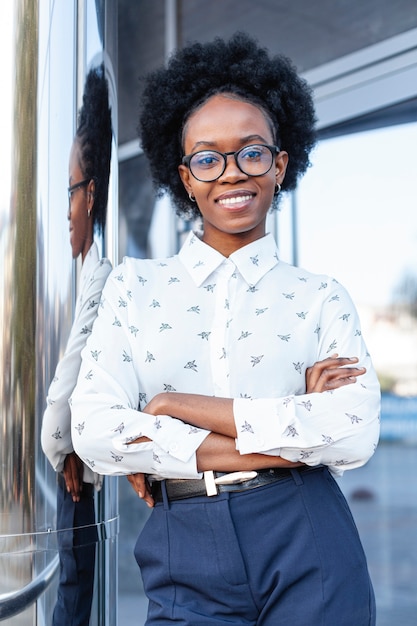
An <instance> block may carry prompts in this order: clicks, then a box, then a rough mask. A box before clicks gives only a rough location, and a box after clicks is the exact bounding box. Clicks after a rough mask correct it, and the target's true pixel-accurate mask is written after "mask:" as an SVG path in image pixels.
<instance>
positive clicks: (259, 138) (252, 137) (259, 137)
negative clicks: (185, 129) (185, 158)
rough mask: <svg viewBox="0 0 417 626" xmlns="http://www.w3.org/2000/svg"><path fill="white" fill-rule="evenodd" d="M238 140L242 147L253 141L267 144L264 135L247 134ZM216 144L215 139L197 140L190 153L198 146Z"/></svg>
mask: <svg viewBox="0 0 417 626" xmlns="http://www.w3.org/2000/svg"><path fill="white" fill-rule="evenodd" d="M272 141H273V140H272ZM238 142H239V143H240V145H241V146H242V147H243V146H245V145H246V144H250V143H253V142H255V143H266V144H269V141H267V140H266V139H265V138H264V137H262V135H247V136H246V137H242V138H241V139H239V140H238ZM216 145H217V144H216V142H215V141H197V142H196V143H195V144H194V146H193V148H192V150H191V153H193V152H196V151H197V149H198V148H199V147H200V146H209V147H212V148H215V147H216Z"/></svg>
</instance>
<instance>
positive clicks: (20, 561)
mask: <svg viewBox="0 0 417 626" xmlns="http://www.w3.org/2000/svg"><path fill="white" fill-rule="evenodd" d="M114 6H115V3H113V2H109V3H107V2H106V3H103V2H100V1H99V0H97V2H93V1H87V0H66V1H65V2H51V1H50V0H15V2H13V3H12V2H10V3H9V2H7V3H3V4H2V10H1V11H2V16H1V24H0V29H1V30H0V38H1V42H2V43H1V45H2V48H1V54H0V72H1V73H0V78H1V79H2V85H3V90H2V104H1V106H2V109H1V115H0V118H1V119H2V123H3V122H4V120H6V123H5V127H4V129H2V141H1V142H0V172H1V184H0V290H1V295H0V324H1V326H0V328H1V330H0V358H1V369H2V374H1V376H0V464H1V465H0V622H1V621H2V620H4V621H5V622H6V623H7V624H8V625H10V626H20V625H22V626H30V625H31V624H33V625H35V624H39V625H41V626H43V625H49V624H50V623H51V615H52V610H53V606H54V604H55V597H56V581H57V570H58V557H57V553H58V551H57V537H56V532H55V530H54V529H55V500H56V476H55V473H54V472H53V471H52V469H51V468H50V467H49V464H48V462H47V460H46V458H45V456H44V454H43V452H42V450H41V448H40V426H41V420H42V415H43V411H44V408H45V398H46V392H47V388H48V386H49V383H50V380H51V378H52V376H53V373H54V370H55V366H56V364H57V362H58V360H59V358H60V357H61V356H62V354H63V351H64V349H65V345H66V341H67V338H68V334H69V331H70V328H71V322H72V309H73V305H74V302H75V293H76V282H77V271H76V268H74V263H73V262H72V259H71V248H70V244H69V233H68V221H67V210H68V198H67V193H66V188H67V186H68V158H69V151H70V146H71V143H72V139H73V136H74V132H75V125H76V114H77V109H78V107H79V105H80V97H81V96H82V87H83V84H84V78H85V74H86V71H87V70H88V69H89V67H90V66H91V65H92V64H94V65H95V64H96V63H100V62H101V61H102V60H104V62H105V65H106V71H108V73H109V76H110V77H111V83H112V86H113V87H112V99H113V103H112V107H113V104H114V120H113V127H114V128H115V129H117V105H116V90H115V85H116V82H117V81H116V78H115V76H114V71H113V65H112V64H113V60H112V58H111V56H109V55H107V53H106V52H105V48H106V38H109V39H111V38H112V37H114V30H115V28H116V24H115V23H114V20H115V19H116V16H117V15H116V12H115V11H114ZM107 8H109V10H107ZM108 13H110V15H111V18H110V20H109V23H106V15H107V14H108ZM112 24H113V26H112ZM112 33H113V34H112ZM110 47H111V49H112V50H113V52H114V50H115V49H116V44H115V41H114V40H112V41H111V46H110ZM80 85H81V87H80ZM4 87H6V88H4ZM3 131H4V132H3ZM116 142H117V133H116V134H115V138H114V142H113V143H114V145H113V151H114V154H116V149H115V145H116ZM116 197H117V167H114V165H113V166H112V173H111V191H110V194H109V210H111V211H112V216H111V217H110V216H109V219H108V224H109V225H110V227H109V228H108V232H107V234H106V242H109V241H111V242H112V245H111V251H110V253H108V254H107V256H109V257H110V259H111V260H112V261H113V262H115V259H116V258H117V240H116V241H115V239H114V232H117V202H116ZM110 207H111V208H110ZM114 228H115V229H116V231H114V230H113V229H114ZM102 246H103V254H104V248H105V247H106V246H105V242H104V241H103V242H102ZM97 530H98V537H99V542H98V552H99V559H98V567H97V570H98V573H99V575H98V576H97V580H98V583H97V585H96V598H97V599H96V601H95V604H94V607H93V613H94V614H93V615H92V619H91V624H92V626H95V625H100V626H102V625H103V626H110V625H111V626H113V625H114V624H116V622H117V617H116V613H117V589H116V582H117V532H118V506H117V483H116V482H115V481H114V482H113V481H105V487H104V490H103V494H102V496H101V497H100V498H99V501H98V506H97Z"/></svg>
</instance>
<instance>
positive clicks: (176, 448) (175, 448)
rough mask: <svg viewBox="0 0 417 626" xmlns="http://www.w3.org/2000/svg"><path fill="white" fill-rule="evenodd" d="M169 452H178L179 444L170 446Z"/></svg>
mask: <svg viewBox="0 0 417 626" xmlns="http://www.w3.org/2000/svg"><path fill="white" fill-rule="evenodd" d="M169 451H170V452H178V444H177V443H175V442H173V443H171V444H170V446H169Z"/></svg>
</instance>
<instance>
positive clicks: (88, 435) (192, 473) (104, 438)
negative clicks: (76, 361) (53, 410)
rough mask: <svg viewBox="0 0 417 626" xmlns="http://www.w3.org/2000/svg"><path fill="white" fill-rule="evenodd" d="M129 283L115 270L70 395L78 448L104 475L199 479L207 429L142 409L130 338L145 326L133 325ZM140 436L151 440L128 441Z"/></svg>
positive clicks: (78, 452) (108, 283)
mask: <svg viewBox="0 0 417 626" xmlns="http://www.w3.org/2000/svg"><path fill="white" fill-rule="evenodd" d="M126 283H127V284H128V283H129V281H128V279H127V278H126V277H125V276H124V275H123V274H120V268H117V270H115V271H114V272H113V274H112V275H111V276H110V278H109V280H108V282H107V284H106V287H105V290H104V292H103V307H102V308H100V310H99V314H98V317H97V320H96V323H95V324H94V328H93V332H92V334H91V336H90V338H89V340H88V343H87V346H86V348H85V349H84V351H83V354H82V365H81V369H80V375H79V378H78V382H77V385H76V388H75V390H74V393H73V395H72V399H71V410H72V430H73V442H74V447H75V450H76V452H77V454H78V455H79V456H80V457H81V458H82V459H83V460H84V461H85V463H86V464H87V465H89V466H90V467H91V468H92V469H93V470H94V471H96V472H99V473H100V474H107V475H122V474H131V473H135V472H144V473H147V474H151V475H154V476H157V477H162V478H171V477H176V478H195V477H199V476H200V474H199V473H198V472H197V461H196V454H195V452H196V450H197V448H198V447H199V446H200V444H201V443H202V441H203V440H204V439H205V438H206V436H207V435H208V432H209V431H206V430H203V429H200V428H195V427H193V426H190V425H188V424H185V423H184V422H182V421H181V420H178V419H176V418H173V417H170V416H168V415H158V416H157V417H155V416H153V415H149V414H147V413H144V412H143V411H140V410H138V406H139V397H140V392H141V390H140V388H139V380H138V372H137V371H136V367H138V366H135V354H134V349H133V348H132V344H131V342H132V341H134V337H135V336H136V334H137V333H140V332H142V329H141V328H139V329H137V328H136V327H135V328H134V329H133V330H132V326H131V325H130V322H129V308H130V306H136V305H135V303H134V297H133V296H132V292H131V291H130V290H129V288H126V287H125V285H126ZM143 324H144V325H145V326H146V319H145V320H144V322H143ZM142 436H144V437H147V438H149V439H150V441H149V442H144V443H130V442H131V441H134V440H135V439H138V438H140V437H142Z"/></svg>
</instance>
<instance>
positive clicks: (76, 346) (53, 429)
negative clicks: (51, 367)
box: [41, 259, 111, 472]
mask: <svg viewBox="0 0 417 626" xmlns="http://www.w3.org/2000/svg"><path fill="white" fill-rule="evenodd" d="M110 271H111V264H110V262H109V261H108V260H107V259H103V260H102V261H100V262H99V263H98V264H97V265H96V267H95V268H94V271H93V274H92V276H91V279H90V281H88V283H87V285H86V287H85V289H84V290H83V292H82V294H80V295H82V297H80V298H79V302H78V303H77V305H79V308H78V310H77V315H76V318H75V319H74V322H73V325H72V328H71V332H70V336H69V338H68V343H67V346H66V349H65V353H64V356H63V357H62V359H61V360H60V361H59V363H58V365H57V368H56V370H55V375H54V378H53V380H52V382H51V384H50V386H49V389H48V395H47V399H46V404H47V406H46V409H45V412H44V415H43V420H42V429H41V445H42V449H43V451H44V453H45V455H46V456H47V458H48V460H49V462H50V463H51V465H52V467H53V468H54V470H55V471H57V472H60V471H62V470H63V467H64V461H65V457H66V456H67V455H68V454H69V453H70V452H73V450H74V448H73V445H72V441H71V410H70V407H69V404H68V401H69V398H70V396H71V393H72V391H73V389H74V387H75V385H76V382H77V377H78V372H79V369H80V365H81V351H82V349H83V348H84V346H85V344H86V341H87V338H88V336H89V335H90V333H91V330H92V327H93V322H94V320H95V318H96V316H97V311H98V307H99V302H100V298H101V292H102V289H103V286H104V283H105V282H106V279H107V277H108V275H109V273H110Z"/></svg>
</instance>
